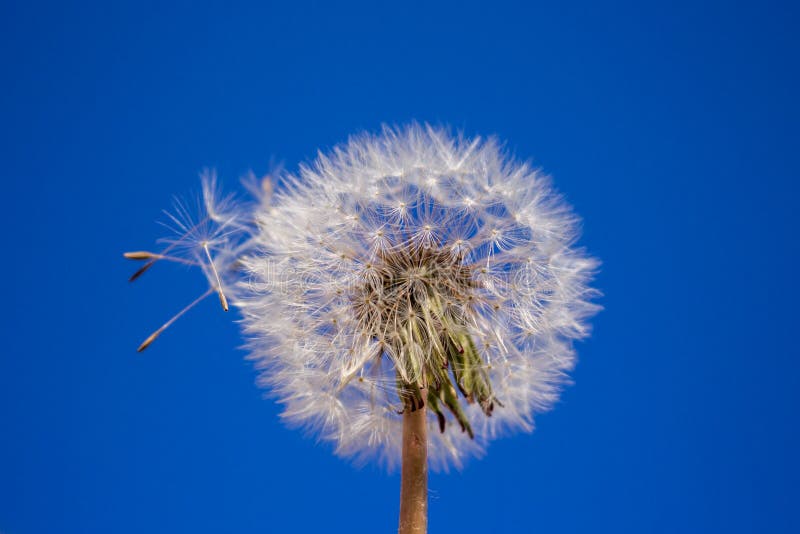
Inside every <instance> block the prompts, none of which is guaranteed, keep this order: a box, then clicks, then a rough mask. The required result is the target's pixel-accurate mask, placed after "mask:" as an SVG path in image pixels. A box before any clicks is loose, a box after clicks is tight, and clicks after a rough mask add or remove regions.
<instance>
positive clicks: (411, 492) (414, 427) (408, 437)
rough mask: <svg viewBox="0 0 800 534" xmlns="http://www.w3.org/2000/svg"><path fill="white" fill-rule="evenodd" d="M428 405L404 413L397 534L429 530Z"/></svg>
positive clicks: (423, 532)
mask: <svg viewBox="0 0 800 534" xmlns="http://www.w3.org/2000/svg"><path fill="white" fill-rule="evenodd" d="M427 424H428V422H427V418H426V415H425V407H424V406H423V407H422V408H419V409H417V410H414V411H413V412H412V411H410V410H408V409H406V411H405V412H403V467H402V474H401V481H400V528H399V529H398V534H425V533H426V532H427V531H428V435H427V430H428V428H427Z"/></svg>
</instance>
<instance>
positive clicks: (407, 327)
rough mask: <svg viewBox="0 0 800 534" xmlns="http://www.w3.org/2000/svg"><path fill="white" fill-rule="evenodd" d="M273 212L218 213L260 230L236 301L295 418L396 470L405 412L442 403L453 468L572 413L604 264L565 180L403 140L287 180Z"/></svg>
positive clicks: (253, 346)
mask: <svg viewBox="0 0 800 534" xmlns="http://www.w3.org/2000/svg"><path fill="white" fill-rule="evenodd" d="M271 198H272V200H271V201H270V202H263V201H262V202H258V203H256V204H255V205H254V208H253V210H254V211H253V213H251V214H249V217H243V216H242V214H241V213H242V211H241V210H236V209H234V210H231V212H232V213H233V214H235V215H231V218H230V219H228V218H226V213H227V212H226V210H225V209H224V206H222V207H214V208H213V213H214V214H215V219H214V222H215V223H216V224H222V223H225V224H227V225H228V226H229V227H231V228H241V229H243V231H248V232H250V233H249V235H248V237H247V239H246V240H243V241H237V243H236V245H235V246H232V247H231V246H228V249H226V250H225V252H224V254H227V255H228V256H230V257H235V258H236V259H237V260H238V261H240V262H241V264H242V265H243V266H244V271H243V272H244V273H245V274H244V276H245V277H246V279H245V280H240V281H239V283H238V284H236V286H235V288H234V289H232V290H231V291H233V292H234V293H235V301H236V302H237V303H238V304H239V305H240V307H241V309H242V312H243V315H244V327H245V331H246V333H247V335H248V337H249V347H250V350H251V355H250V357H251V358H252V359H253V360H254V361H255V362H256V363H257V366H258V367H259V368H260V369H262V370H263V374H262V377H261V380H260V381H261V383H262V384H264V385H265V386H267V387H268V388H270V389H271V390H272V391H273V392H274V394H275V395H276V397H277V398H278V399H279V400H280V402H282V403H283V405H284V407H285V411H284V417H285V419H286V420H287V421H289V422H291V423H292V424H295V425H298V426H300V427H303V428H306V429H307V430H309V431H311V432H312V433H314V434H316V435H317V436H318V437H319V438H320V439H322V440H324V441H329V442H331V443H333V445H334V448H335V451H336V452H337V453H338V454H341V455H343V456H348V457H356V458H359V459H363V460H368V459H371V458H378V459H380V460H382V461H383V462H384V463H386V464H387V465H390V466H391V465H394V464H395V463H396V462H397V461H398V460H399V456H400V453H399V451H400V441H401V433H402V431H401V415H400V413H402V412H403V411H406V410H412V411H413V410H415V409H418V408H420V407H421V406H423V405H424V406H426V407H427V408H428V411H427V413H428V414H429V425H430V427H431V432H430V433H429V436H430V459H431V462H432V465H433V467H434V468H436V467H439V468H447V467H449V466H460V465H461V464H462V462H463V461H464V460H465V459H466V458H467V457H469V456H473V455H479V454H481V452H482V451H483V449H484V447H485V446H486V445H487V443H488V442H489V441H491V440H492V439H494V438H496V437H498V436H500V435H502V434H504V433H506V432H511V431H515V430H523V431H530V430H532V428H533V415H534V414H535V413H537V412H541V411H543V410H547V409H548V408H550V407H551V406H552V404H553V403H554V402H555V401H556V400H557V397H558V391H559V387H560V386H561V385H563V384H564V383H565V381H566V380H567V373H568V372H569V371H570V370H571V369H572V367H573V365H574V361H575V353H574V349H573V346H572V341H573V340H574V339H578V338H581V337H583V336H585V335H587V333H588V331H589V327H588V325H587V323H586V320H587V318H588V317H589V316H590V315H592V314H593V313H594V312H595V311H596V306H595V305H594V304H592V303H591V299H592V298H593V297H594V296H595V292H594V291H593V290H592V289H591V288H589V286H588V283H589V282H590V280H591V277H592V274H593V272H594V270H595V269H596V262H595V260H593V259H592V258H590V257H588V256H587V255H586V254H585V253H584V252H583V251H582V250H581V249H579V248H576V247H575V246H574V242H575V240H576V238H577V229H578V227H577V218H576V217H575V216H574V215H573V214H572V212H571V210H570V208H569V207H568V206H567V205H566V204H565V203H564V202H563V200H562V199H561V198H560V197H559V196H558V195H557V194H556V193H555V192H554V191H553V189H552V187H551V185H550V182H549V179H548V178H547V177H545V176H543V175H541V174H540V173H539V172H538V171H536V170H535V169H532V168H531V167H530V166H528V165H527V164H524V163H519V162H517V161H514V160H513V159H511V158H509V157H508V156H507V155H505V154H504V153H503V151H502V150H501V148H500V147H499V146H498V143H497V142H496V141H495V140H493V139H488V140H482V139H479V138H477V139H465V138H462V137H453V136H451V135H450V134H449V133H448V132H446V131H444V130H440V129H435V128H432V127H428V126H418V125H412V126H410V127H406V128H397V129H393V128H385V129H384V130H383V131H382V132H381V133H380V134H378V135H369V134H365V135H361V136H357V137H353V138H351V139H350V140H349V141H348V142H347V143H345V144H343V145H341V146H339V147H336V148H335V149H333V150H332V151H331V152H330V153H327V154H322V153H321V154H319V155H318V157H317V159H316V161H315V162H314V163H313V164H312V165H307V166H303V167H301V168H300V170H299V173H298V174H296V175H289V174H284V175H283V177H282V184H281V186H280V187H278V188H276V190H275V192H274V193H273V195H272V197H271ZM207 211H208V212H209V213H212V209H209V208H207ZM243 219H244V220H252V221H256V222H257V226H256V227H251V226H250V227H249V226H247V224H246V223H242V220H243ZM225 221H228V222H225ZM237 225H240V226H237ZM220 235H225V234H224V233H222V234H220ZM242 243H246V246H244V247H242ZM211 274H213V273H211Z"/></svg>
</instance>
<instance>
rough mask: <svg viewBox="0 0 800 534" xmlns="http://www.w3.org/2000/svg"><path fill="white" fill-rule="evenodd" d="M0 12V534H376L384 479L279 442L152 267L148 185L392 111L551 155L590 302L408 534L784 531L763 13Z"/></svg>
mask: <svg viewBox="0 0 800 534" xmlns="http://www.w3.org/2000/svg"><path fill="white" fill-rule="evenodd" d="M107 4H108V3H106V2H100V3H98V4H96V5H90V4H88V3H80V4H73V5H66V4H65V3H53V4H42V3H36V2H10V3H9V2H8V1H7V0H6V1H4V2H2V7H0V51H1V53H2V56H1V57H0V61H1V63H0V80H1V82H2V83H1V84H0V87H2V89H0V91H2V93H0V94H1V95H2V98H1V99H0V135H2V139H0V166H1V167H0V176H2V188H0V191H1V193H0V195H1V198H2V204H1V205H2V209H0V223H2V228H3V233H2V249H0V250H2V255H3V259H2V262H0V265H2V266H1V267H0V269H2V273H1V274H2V301H0V302H1V305H0V315H2V321H1V322H0V325H1V326H0V328H2V339H1V340H0V341H1V343H0V532H2V533H3V534H38V533H42V534H45V533H47V534H49V533H141V532H152V533H157V532H193V533H206V532H207V533H212V532H213V533H218V532H232V533H263V532H352V533H375V532H391V531H393V530H394V529H395V528H396V527H395V524H396V514H397V501H398V486H399V478H398V476H397V475H388V474H385V473H383V472H382V471H381V470H379V469H378V468H375V467H369V466H368V467H365V468H362V469H357V468H354V467H352V466H351V465H349V464H348V463H346V462H344V461H342V460H339V459H337V458H335V457H334V456H333V455H332V454H331V452H330V450H329V448H328V447H325V446H320V445H317V444H315V443H314V441H313V440H311V439H306V438H304V436H303V435H302V434H301V433H299V432H297V431H293V430H288V429H286V428H284V427H283V426H282V424H281V423H280V422H279V420H278V418H277V414H278V407H277V406H276V405H275V404H274V403H273V402H272V401H270V400H264V399H262V394H263V392H262V391H260V390H258V389H257V388H256V387H255V386H254V378H255V372H254V370H253V369H252V368H251V365H250V364H249V363H247V362H245V361H244V360H243V356H244V352H243V351H241V350H239V349H238V348H237V347H238V346H239V344H240V343H241V338H240V335H239V332H238V328H237V325H236V324H234V323H233V321H232V319H233V318H234V316H231V315H225V314H223V313H221V312H220V310H219V307H218V305H217V303H216V302H214V301H213V300H208V301H206V302H204V303H203V305H202V306H200V307H199V308H197V309H195V310H193V311H192V312H191V314H190V315H188V316H187V317H185V318H184V319H183V320H181V321H180V322H179V323H177V324H176V325H175V326H174V327H173V328H172V329H171V330H170V331H169V332H168V333H167V334H165V335H164V336H162V337H161V338H160V339H159V340H158V342H157V343H156V344H154V345H153V346H152V347H151V348H150V349H149V350H148V351H147V352H145V353H144V354H142V355H139V354H137V353H136V352H135V348H136V346H137V345H138V343H139V342H140V341H141V340H142V338H143V337H145V336H146V335H147V334H148V333H149V332H150V331H152V329H153V328H155V327H156V326H158V325H159V324H161V322H162V321H164V320H165V319H166V318H167V317H169V315H171V314H172V313H173V312H174V311H176V310H177V309H179V308H180V307H181V306H182V305H184V304H185V303H187V302H188V301H189V300H190V299H191V298H192V297H193V296H194V295H196V294H197V293H198V292H199V291H201V290H202V289H203V288H204V287H205V282H204V280H203V279H202V278H201V277H200V275H199V274H198V273H197V272H194V271H191V270H185V269H182V268H180V267H178V268H175V267H174V266H169V265H163V266H162V265H159V266H157V268H155V269H153V270H152V271H151V272H149V273H147V275H146V276H145V277H143V278H142V279H141V280H140V281H139V282H137V283H136V284H133V285H129V284H128V282H127V276H128V275H129V274H130V272H131V271H132V269H133V267H134V265H133V264H132V263H130V262H126V261H125V260H123V259H122V257H121V252H122V251H124V250H130V249H142V248H151V247H152V246H153V242H154V240H155V239H156V238H157V237H159V236H160V235H161V229H160V227H159V226H157V225H156V224H155V221H156V220H159V219H161V218H162V217H161V214H160V210H161V208H166V207H169V204H170V201H171V195H173V194H183V193H187V192H190V191H192V190H196V189H197V186H198V180H197V174H198V172H199V171H200V170H201V169H202V168H203V167H214V168H216V169H218V171H219V173H220V175H221V176H222V177H223V180H224V182H225V183H226V184H227V185H228V186H229V187H230V188H235V187H236V185H237V178H238V176H239V175H240V174H242V173H244V172H246V171H247V170H249V169H253V170H254V171H255V172H257V173H259V174H260V173H264V172H266V171H267V170H269V168H270V164H271V161H278V162H280V161H283V162H285V164H286V166H287V167H288V168H289V169H295V168H296V166H297V164H298V163H300V162H303V161H308V160H309V159H311V158H313V157H314V154H315V151H316V149H317V148H318V147H322V148H325V147H330V146H332V145H333V144H335V143H337V142H339V141H342V140H344V139H345V138H346V136H347V135H348V134H350V133H353V132H356V131H359V130H362V129H369V130H374V129H376V128H378V127H379V125H380V124H381V123H383V122H388V123H405V122H407V121H409V120H411V119H417V120H423V121H431V122H434V123H443V124H450V125H452V126H454V127H455V128H458V129H462V130H463V131H464V132H466V133H467V134H469V135H474V134H497V135H499V136H500V137H501V138H502V139H506V140H508V143H509V147H510V148H511V149H513V150H514V151H515V152H516V153H517V154H518V155H519V156H520V157H523V158H527V157H531V158H533V160H534V161H535V162H536V163H537V164H538V165H541V166H542V167H543V168H544V169H545V170H546V171H548V172H549V173H551V174H552V175H553V176H554V178H555V182H556V185H557V186H558V188H559V189H560V190H561V191H562V192H564V193H565V194H566V196H567V198H568V199H569V200H570V202H571V203H573V204H574V206H575V207H576V209H577V211H578V212H579V213H580V214H581V215H582V216H583V217H584V226H585V233H584V237H583V239H582V243H583V244H585V245H586V246H587V247H588V248H589V249H590V250H591V251H592V252H593V253H594V254H595V255H597V256H598V257H600V258H601V259H602V260H603V268H602V272H601V273H600V274H599V276H598V278H597V282H596V285H597V286H598V287H599V288H600V289H601V290H602V291H603V292H604V294H605V296H604V297H603V298H602V301H601V302H602V304H603V305H604V307H605V311H604V312H602V313H601V314H600V315H599V316H598V317H597V318H596V320H595V321H594V324H595V333H594V335H593V337H592V338H591V339H590V340H588V341H587V342H583V343H581V344H579V354H580V363H579V365H578V368H577V370H576V372H575V373H574V379H575V385H574V386H571V387H569V388H568V389H567V390H566V391H565V393H564V395H563V398H562V401H561V402H560V403H559V405H558V406H557V407H556V409H555V410H554V411H552V412H550V413H548V414H545V415H543V416H541V417H539V418H538V429H537V430H536V432H535V433H534V434H532V435H518V436H514V437H510V438H506V439H503V440H500V441H497V442H495V443H494V444H493V445H492V446H491V448H490V450H489V452H488V455H487V456H486V457H485V458H484V459H482V460H475V461H472V462H470V463H469V465H468V466H467V467H466V469H464V470H463V472H460V473H459V472H455V473H450V474H437V475H434V476H432V478H431V481H430V489H431V502H430V525H431V531H432V532H434V533H435V532H454V533H467V532H535V533H560V532H614V533H622V532H629V533H642V532H681V533H684V532H725V533H731V532H800V518H799V517H798V506H799V505H798V499H800V490H799V489H798V483H799V482H800V480H798V479H799V478H800V477H799V476H798V475H800V461H798V446H800V439H798V428H797V427H798V425H797V422H798V416H797V410H798V400H799V399H798V382H799V380H798V373H799V372H800V359H798V349H797V330H798V325H797V319H798V311H797V310H798V305H797V303H798V297H800V295H798V287H797V259H798V237H797V231H798V228H799V225H798V216H797V185H796V183H797V179H798V167H799V165H798V147H800V143H798V141H800V139H799V136H798V119H800V113H798V111H800V110H799V109H798V100H797V95H798V89H800V87H798V85H799V84H798V51H800V50H799V48H800V47H798V44H799V43H798V32H797V28H798V11H797V9H796V8H794V7H792V5H791V4H792V3H790V2H786V3H780V2H749V3H733V2H718V3H706V2H703V3H697V2H686V3H683V2H680V3H676V2H664V3H663V4H650V5H649V6H643V5H642V3H640V2H627V3H616V2H615V3H602V5H601V3H600V2H587V3H575V2H558V3H553V4H558V5H557V7H554V5H549V6H547V5H533V4H531V3H524V4H523V3H520V4H505V3H502V2H486V3H484V4H482V5H481V4H472V3H469V2H452V3H439V2H395V3H391V4H390V3H386V4H383V5H375V4H376V3H375V2H369V3H365V4H363V5H354V4H353V5H346V6H337V7H332V6H330V5H327V3H322V2H319V3H308V4H302V3H299V2H291V3H290V2H286V3H283V4H276V5H269V4H267V3H259V5H257V6H256V5H250V6H245V5H239V4H230V3H227V2H225V3H223V2H220V3H214V4H202V5H201V4H200V3H194V2H177V3H169V4H168V5H165V4H164V3H163V2H154V1H139V2H131V3H129V4H122V3H117V2H114V3H113V4H114V6H109V5H107Z"/></svg>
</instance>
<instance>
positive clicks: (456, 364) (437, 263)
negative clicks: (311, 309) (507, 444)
mask: <svg viewBox="0 0 800 534" xmlns="http://www.w3.org/2000/svg"><path fill="white" fill-rule="evenodd" d="M473 272H474V269H473V267H472V266H471V265H470V264H469V263H467V262H465V258H464V256H463V255H462V254H460V253H456V252H454V251H452V250H451V249H441V248H437V247H435V246H423V245H417V244H413V243H409V244H404V245H400V246H395V247H392V248H390V249H388V250H385V251H381V252H380V253H379V254H378V255H377V257H376V259H375V260H374V261H371V262H369V263H368V264H366V266H365V269H364V272H363V273H362V276H361V283H360V285H359V287H358V288H357V291H356V297H355V298H354V306H355V314H356V318H357V321H358V325H359V327H360V329H361V333H362V334H363V335H364V336H366V337H369V338H372V339H373V340H374V341H377V342H379V343H380V344H381V345H382V349H383V352H384V353H385V354H386V355H388V356H389V358H390V359H391V360H392V361H393V363H394V366H395V369H396V374H397V390H398V391H397V392H398V396H399V397H400V399H401V401H402V402H403V407H404V408H403V409H404V410H409V411H414V410H417V409H419V408H421V407H423V406H425V404H426V402H427V404H428V406H429V408H430V409H431V410H433V412H434V413H435V414H436V415H437V418H438V419H439V426H440V429H441V430H442V431H444V429H445V423H446V420H447V419H446V417H445V414H444V411H443V409H442V406H444V407H446V408H447V409H448V410H449V411H450V412H451V413H452V415H453V417H454V418H455V419H456V421H457V422H458V423H459V425H460V426H461V428H462V430H464V431H466V432H468V433H469V434H470V436H472V429H471V427H470V425H469V421H468V420H467V417H466V415H465V413H464V411H463V409H462V406H461V402H462V400H465V401H466V402H467V403H473V402H476V401H477V402H479V403H480V405H481V407H482V408H483V411H484V413H485V414H486V415H491V412H492V410H493V408H494V403H495V402H496V399H495V398H494V395H493V394H492V390H491V385H490V383H489V377H488V371H487V368H486V366H485V364H484V362H483V360H482V358H481V355H480V353H479V352H478V349H477V347H476V345H475V343H474V342H473V341H472V336H471V334H470V328H469V325H470V324H472V322H473V321H472V319H473V314H474V313H475V311H474V310H473V307H472V303H473V302H474V300H475V298H474V295H475V291H476V289H477V287H478V285H477V283H476V282H475V280H474V278H473ZM459 392H460V393H461V395H460V396H459Z"/></svg>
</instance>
